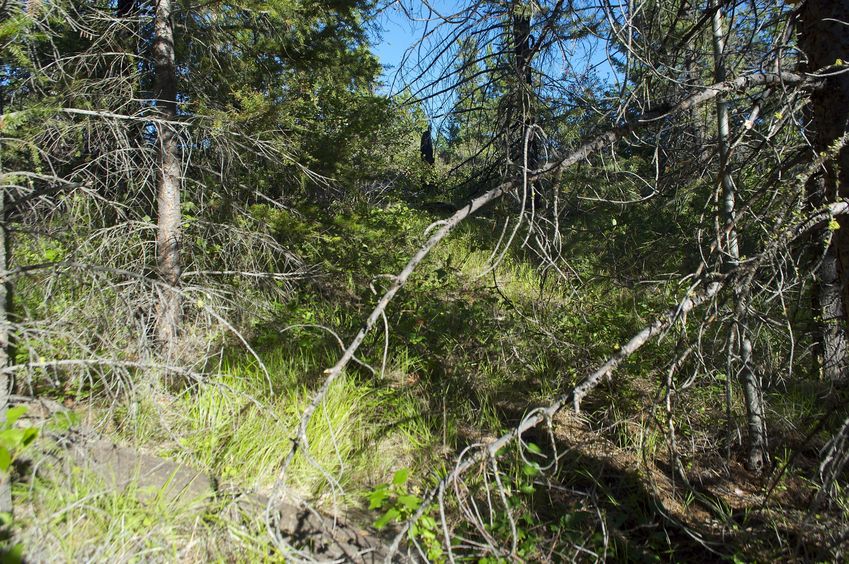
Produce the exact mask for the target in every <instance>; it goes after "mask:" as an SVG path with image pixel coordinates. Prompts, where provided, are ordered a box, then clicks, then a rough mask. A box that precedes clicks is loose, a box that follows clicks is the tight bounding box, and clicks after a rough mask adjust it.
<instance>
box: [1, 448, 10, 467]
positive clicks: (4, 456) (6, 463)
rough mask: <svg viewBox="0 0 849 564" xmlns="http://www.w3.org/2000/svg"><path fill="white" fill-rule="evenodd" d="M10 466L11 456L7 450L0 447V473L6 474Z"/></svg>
mask: <svg viewBox="0 0 849 564" xmlns="http://www.w3.org/2000/svg"><path fill="white" fill-rule="evenodd" d="M11 465H12V455H11V454H10V453H9V449H7V448H6V447H2V446H0V471H1V472H8V471H9V467H10V466H11Z"/></svg>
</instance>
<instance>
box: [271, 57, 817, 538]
mask: <svg viewBox="0 0 849 564" xmlns="http://www.w3.org/2000/svg"><path fill="white" fill-rule="evenodd" d="M812 80H813V79H811V78H809V77H806V76H803V75H800V74H795V73H762V74H751V75H746V76H741V77H739V78H737V79H735V80H730V81H726V82H722V83H719V84H714V85H712V86H709V87H706V88H705V89H704V90H702V91H700V92H698V93H696V94H694V95H692V96H689V97H687V98H685V99H684V100H682V101H679V102H677V103H670V104H664V105H662V106H660V107H656V108H653V109H650V110H648V111H647V112H645V113H643V114H641V115H640V116H638V117H636V118H634V119H632V120H628V121H626V122H625V123H624V124H623V125H620V126H618V127H615V128H613V129H610V130H608V131H606V132H604V133H602V134H600V135H597V136H595V137H594V138H593V139H591V140H590V141H587V142H586V143H583V144H582V145H581V146H580V147H578V148H577V149H576V150H574V151H572V152H570V153H569V154H568V155H566V156H565V157H563V158H561V159H560V160H558V161H555V162H553V163H551V164H549V165H548V166H546V167H544V168H542V169H540V170H535V171H525V174H523V175H522V177H521V178H518V179H515V180H508V181H506V182H503V183H501V184H499V185H498V186H497V187H495V188H493V189H491V190H489V191H487V192H485V193H484V194H482V195H480V196H478V197H477V198H475V199H473V200H472V201H471V202H469V203H468V204H467V205H465V206H464V207H462V208H460V209H459V210H458V211H457V212H455V213H454V215H452V216H451V217H450V218H448V219H447V220H444V221H440V222H436V223H435V224H433V225H432V226H430V227H429V228H428V229H427V230H426V232H429V231H430V230H432V229H434V228H436V227H438V229H437V230H436V231H435V232H434V233H433V235H431V236H430V238H429V239H428V240H427V241H426V242H425V244H424V245H423V246H422V247H421V248H420V249H419V250H418V251H417V252H416V254H414V255H413V256H412V257H411V258H410V260H409V261H408V262H407V264H406V266H405V267H404V268H403V270H401V272H400V273H399V274H397V275H396V276H394V277H392V278H391V280H392V282H391V284H390V286H389V288H388V289H387V290H386V292H385V293H384V294H383V295H382V296H381V298H380V299H379V300H378V302H377V304H376V305H375V307H374V309H373V310H372V311H371V313H370V314H369V316H368V317H367V318H366V320H365V323H364V324H363V326H362V328H361V329H360V330H359V331H358V332H357V334H356V335H355V336H354V338H353V339H352V341H351V342H350V344H349V345H348V347H347V348H346V349H345V351H344V352H343V354H342V356H341V357H340V358H339V360H338V361H337V363H336V364H335V365H334V366H332V367H331V368H328V369H327V370H325V371H324V374H325V379H324V382H323V383H322V385H321V386H320V387H319V389H318V390H317V391H316V392H315V394H314V396H313V399H312V401H311V402H310V403H309V405H308V406H307V408H306V409H305V410H304V411H303V413H302V415H301V420H300V424H299V425H298V428H297V430H296V434H295V436H294V437H293V438H292V448H291V449H290V450H289V453H288V454H287V455H286V458H285V459H284V462H283V465H282V468H281V470H280V475H279V478H278V481H277V486H276V487H275V494H274V495H272V496H271V499H270V501H269V504H268V511H269V514H268V516H269V524H268V526H269V531H270V532H271V533H272V536H273V537H274V538H275V539H276V542H278V543H279V544H280V545H281V546H286V542H285V541H284V540H283V539H281V538H280V536H279V533H278V532H277V529H276V527H274V526H273V523H272V521H273V519H270V517H272V515H273V514H272V513H271V512H272V511H273V507H274V506H275V504H276V502H277V500H278V497H279V495H281V494H280V492H281V491H282V489H283V488H282V486H283V484H285V481H286V476H287V471H288V469H289V466H290V464H291V463H292V461H293V460H294V458H295V456H296V455H297V453H298V452H299V451H301V450H302V451H304V452H305V454H307V455H308V453H309V439H308V437H307V428H308V427H309V424H310V421H311V419H312V416H313V414H314V413H315V411H316V410H317V409H318V407H319V405H320V404H321V402H322V401H323V400H324V398H325V396H326V395H327V392H328V390H329V389H330V387H331V386H332V384H333V383H334V382H335V381H336V380H337V379H338V378H339V377H340V376H341V374H342V373H343V371H344V370H345V367H346V366H347V365H348V363H349V362H350V361H351V359H352V358H353V356H354V354H355V353H356V352H357V350H358V349H359V347H360V345H361V344H362V343H363V340H364V339H365V337H366V336H367V335H368V334H369V332H370V331H371V330H372V329H373V327H374V325H375V324H376V323H377V322H378V320H380V319H382V316H383V315H384V312H385V311H386V308H387V306H388V305H389V303H390V302H391V301H392V299H393V298H394V297H395V295H396V294H397V293H398V291H399V290H401V288H402V287H403V286H404V285H405V284H406V283H407V281H408V280H409V278H410V276H411V275H412V274H413V272H414V271H415V269H416V268H417V267H418V266H419V265H420V264H421V263H422V261H424V259H425V258H426V257H427V256H428V254H429V253H430V251H431V250H433V249H434V247H436V246H437V245H438V244H439V243H440V242H441V241H442V240H443V239H445V238H446V237H447V236H448V235H449V234H451V232H452V231H454V229H455V228H456V227H457V226H458V225H460V224H461V223H462V222H463V221H464V220H465V219H467V218H468V217H470V216H472V215H473V214H474V213H475V212H477V211H478V210H480V209H481V208H483V207H484V206H486V205H487V204H489V203H491V202H494V201H496V200H498V199H499V198H500V197H501V196H503V195H505V194H508V193H511V192H512V191H514V190H517V189H519V188H520V187H521V185H522V183H523V182H524V181H525V179H527V181H533V180H536V179H539V178H542V177H544V176H547V175H550V174H556V173H558V172H562V171H564V170H566V169H568V168H569V167H571V166H573V165H575V164H577V163H579V162H581V161H583V160H585V159H586V158H588V157H589V156H590V155H591V154H593V153H595V152H596V151H598V150H600V149H602V148H604V147H607V146H609V145H611V144H612V143H615V142H616V141H618V140H620V139H622V138H623V137H625V136H627V135H629V134H631V133H633V132H635V131H637V130H639V129H641V128H644V127H648V126H650V125H652V124H653V123H656V122H658V121H660V120H662V119H664V118H667V117H670V116H673V115H676V114H679V113H681V112H684V111H688V110H690V109H691V108H694V107H696V106H699V105H701V104H704V103H706V102H709V101H711V100H713V99H714V98H716V97H717V96H719V95H721V94H724V93H728V92H736V91H745V90H750V89H753V88H758V87H769V86H777V85H783V86H785V87H790V86H793V85H795V86H801V85H805V84H809V83H811V82H812ZM720 288H721V284H720V286H719V287H714V285H708V286H707V288H706V289H705V295H704V296H705V297H704V298H703V299H700V298H698V297H696V296H693V297H688V298H687V300H690V301H686V300H685V302H682V304H680V305H679V307H680V308H682V311H683V308H685V307H686V308H689V309H692V308H694V307H696V306H697V305H699V304H701V303H703V301H704V300H707V299H710V298H711V297H713V295H715V293H716V292H718V291H719V289H720ZM708 294H709V295H708ZM674 319H677V314H676V315H675V316H673V318H672V321H674ZM663 323H671V321H670V320H667V321H664V322H661V323H660V325H658V326H657V327H655V326H652V328H648V329H647V330H646V331H648V332H647V333H645V334H643V333H640V335H638V336H637V337H635V338H634V340H633V341H632V343H629V344H628V345H626V346H625V347H623V348H622V350H621V351H620V354H624V356H622V357H621V358H618V360H615V359H616V358H617V357H614V359H611V361H609V363H610V364H609V365H608V364H606V365H605V366H604V367H602V368H601V369H599V370H600V372H599V373H598V374H597V375H596V374H594V375H592V376H591V377H590V378H589V379H588V381H589V382H592V383H588V384H587V386H585V387H583V388H580V389H578V390H577V395H576V396H575V397H577V398H578V402H577V404H576V406H578V405H579V403H580V399H581V398H583V396H584V395H586V393H588V392H589V391H590V390H591V389H592V388H593V387H595V385H596V384H597V383H598V382H599V381H600V380H601V379H602V378H603V377H604V376H605V375H606V374H608V373H609V372H610V371H612V370H613V369H615V368H616V366H618V365H619V363H621V362H622V360H624V359H625V358H627V356H629V355H630V354H631V353H633V352H634V351H636V350H637V349H639V348H640V347H641V346H642V345H643V344H645V342H646V341H647V340H649V339H650V338H651V337H653V336H655V335H657V334H658V333H659V332H660V331H662V330H663V327H664V325H663ZM569 401H572V400H569ZM558 409H559V408H558ZM555 411H556V410H555ZM540 417H542V416H541V415H540ZM541 420H542V419H540V421H541ZM537 423H538V422H537ZM528 428H530V427H528ZM507 442H509V440H508V441H507ZM499 448H500V447H499Z"/></svg>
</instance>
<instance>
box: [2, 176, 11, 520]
mask: <svg viewBox="0 0 849 564" xmlns="http://www.w3.org/2000/svg"><path fill="white" fill-rule="evenodd" d="M0 169H2V163H0ZM8 236H9V234H8V231H7V229H6V189H5V188H0V370H3V369H5V368H7V367H8V366H9V364H10V362H9V350H10V347H9V341H10V339H9V334H10V331H9V311H8V298H9V286H8V285H9V280H8V276H7V273H8V271H9V263H8V260H9V257H8V254H7V249H8V243H9V241H8ZM8 407H9V375H8V374H6V373H5V372H0V425H3V424H5V423H6V410H7V409H8ZM11 512H12V484H11V480H10V475H9V473H8V472H0V513H11Z"/></svg>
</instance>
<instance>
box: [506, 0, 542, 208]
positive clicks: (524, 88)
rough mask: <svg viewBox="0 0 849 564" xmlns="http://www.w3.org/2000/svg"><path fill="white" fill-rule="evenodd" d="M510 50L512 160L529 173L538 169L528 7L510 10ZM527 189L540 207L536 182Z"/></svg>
mask: <svg viewBox="0 0 849 564" xmlns="http://www.w3.org/2000/svg"><path fill="white" fill-rule="evenodd" d="M513 49H514V53H515V60H516V82H517V85H516V97H515V108H514V109H515V112H516V115H517V119H516V125H515V134H514V135H515V142H514V143H515V153H514V154H513V155H511V160H513V162H515V163H517V164H519V165H520V166H521V167H523V168H527V170H528V171H534V170H536V169H537V168H538V167H539V147H538V143H537V140H536V132H535V131H534V123H535V120H534V115H533V109H532V104H531V98H532V92H533V75H532V72H531V59H532V58H533V37H532V36H531V8H530V6H528V5H525V4H524V3H523V2H519V3H517V4H516V6H514V8H513ZM528 188H529V189H530V190H531V191H532V193H533V196H534V198H533V201H534V205H535V207H537V208H539V207H540V206H541V205H542V198H541V194H540V193H539V183H538V182H534V183H531V184H530V185H529V186H528Z"/></svg>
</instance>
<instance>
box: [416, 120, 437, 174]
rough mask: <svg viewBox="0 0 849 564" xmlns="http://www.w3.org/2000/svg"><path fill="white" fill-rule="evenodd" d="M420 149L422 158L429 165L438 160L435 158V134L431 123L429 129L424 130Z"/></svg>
mask: <svg viewBox="0 0 849 564" xmlns="http://www.w3.org/2000/svg"><path fill="white" fill-rule="evenodd" d="M420 150H421V153H422V160H423V161H424V162H426V163H427V164H429V165H433V163H435V162H436V159H434V158H433V135H432V133H431V127H430V126H429V125H428V126H427V129H425V130H424V131H423V132H422V142H421V145H420Z"/></svg>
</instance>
